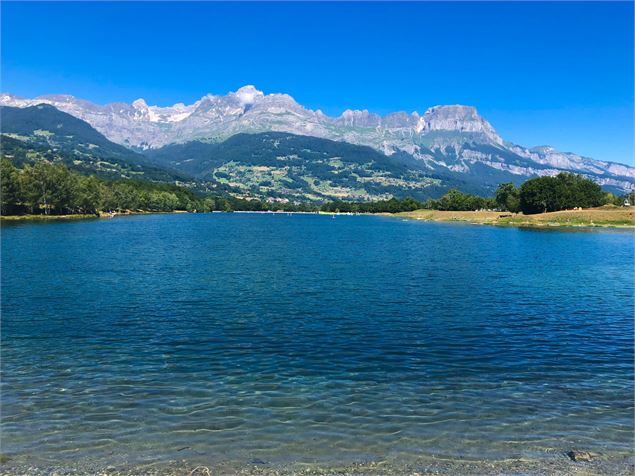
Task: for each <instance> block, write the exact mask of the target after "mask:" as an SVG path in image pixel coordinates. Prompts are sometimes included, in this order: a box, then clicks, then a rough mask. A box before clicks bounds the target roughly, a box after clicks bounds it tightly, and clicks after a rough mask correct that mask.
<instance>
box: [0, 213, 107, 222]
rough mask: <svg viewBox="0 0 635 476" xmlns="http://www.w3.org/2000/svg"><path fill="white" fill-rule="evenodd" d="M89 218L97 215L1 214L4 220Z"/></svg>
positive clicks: (1, 218) (0, 217)
mask: <svg viewBox="0 0 635 476" xmlns="http://www.w3.org/2000/svg"><path fill="white" fill-rule="evenodd" d="M87 218H97V215H82V214H78V215H0V220H2V221H55V220H85V219H87Z"/></svg>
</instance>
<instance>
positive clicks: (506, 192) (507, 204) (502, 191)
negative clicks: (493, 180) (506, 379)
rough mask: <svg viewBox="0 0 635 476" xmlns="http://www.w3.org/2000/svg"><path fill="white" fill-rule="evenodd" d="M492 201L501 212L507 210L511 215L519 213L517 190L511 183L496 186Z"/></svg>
mask: <svg viewBox="0 0 635 476" xmlns="http://www.w3.org/2000/svg"><path fill="white" fill-rule="evenodd" d="M494 200H495V201H496V205H497V206H498V208H500V209H501V210H507V211H509V212H512V213H518V212H519V211H520V198H519V190H518V188H516V185H514V184H513V183H511V182H508V183H502V184H500V185H499V186H498V188H497V189H496V194H495V195H494Z"/></svg>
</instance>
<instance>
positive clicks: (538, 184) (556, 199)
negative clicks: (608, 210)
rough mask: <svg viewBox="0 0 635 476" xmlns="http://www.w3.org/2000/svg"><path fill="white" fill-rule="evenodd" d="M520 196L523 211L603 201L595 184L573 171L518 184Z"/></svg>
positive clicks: (559, 208)
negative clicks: (519, 185)
mask: <svg viewBox="0 0 635 476" xmlns="http://www.w3.org/2000/svg"><path fill="white" fill-rule="evenodd" d="M519 197H520V209H521V211H522V212H523V213H525V214H532V213H544V212H555V211H558V210H565V209H569V208H575V207H582V208H590V207H597V206H600V205H602V204H603V203H604V200H605V195H604V193H603V192H602V188H601V187H600V186H599V185H598V184H596V183H595V182H593V181H592V180H589V179H588V178H585V177H583V176H581V175H576V174H572V173H560V174H558V175H557V176H555V177H539V178H535V179H530V180H527V181H526V182H525V183H523V184H522V185H521V187H520V194H519Z"/></svg>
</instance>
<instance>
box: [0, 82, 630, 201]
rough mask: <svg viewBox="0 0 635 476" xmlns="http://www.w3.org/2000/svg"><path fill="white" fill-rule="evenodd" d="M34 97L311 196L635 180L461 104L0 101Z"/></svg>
mask: <svg viewBox="0 0 635 476" xmlns="http://www.w3.org/2000/svg"><path fill="white" fill-rule="evenodd" d="M42 104H47V105H50V106H53V107H54V108H56V109H58V110H60V111H63V112H65V113H67V114H69V115H71V116H74V117H75V118H78V119H80V120H82V121H85V122H86V123H88V124H89V125H90V126H91V127H92V128H94V129H95V130H96V131H98V132H99V133H101V134H103V136H105V138H106V139H108V140H109V141H110V142H112V143H114V144H117V145H119V146H124V147H125V148H126V150H128V151H130V152H133V153H135V157H136V158H137V160H141V159H139V157H143V158H144V160H147V161H148V162H143V161H141V162H137V163H143V164H144V165H147V166H149V167H155V166H156V167H162V168H164V169H166V170H171V171H172V172H174V173H181V174H185V175H187V176H188V177H193V178H195V179H196V180H199V181H209V182H210V183H212V182H218V183H220V184H225V185H226V186H229V187H233V188H234V189H235V190H237V191H238V192H237V193H241V194H245V195H247V196H260V197H281V196H282V195H284V194H289V193H290V192H294V191H295V192H297V193H291V196H292V197H297V198H306V199H310V200H318V199H323V198H345V199H375V198H385V197H388V196H400V195H401V196H405V195H413V196H419V197H423V196H435V195H438V194H440V193H442V192H443V190H447V189H448V188H449V187H452V186H456V187H459V188H462V189H464V190H465V191H471V192H474V193H481V194H491V193H492V192H493V190H494V189H495V188H496V186H497V185H498V184H499V183H501V182H505V181H511V182H515V183H521V182H522V181H524V180H526V179H527V178H529V177H535V176H541V175H555V174H557V173H559V172H562V171H569V172H576V173H581V174H583V175H586V176H588V177H590V178H592V179H593V180H595V181H596V182H598V183H599V184H601V185H602V186H603V187H604V188H605V189H606V190H609V191H614V192H618V193H621V192H624V191H626V190H630V189H633V188H635V168H634V167H630V166H627V165H623V164H618V163H614V162H605V161H600V160H594V159H591V158H588V157H583V156H580V155H577V154H574V153H569V152H559V151H557V150H555V149H554V148H552V147H549V146H541V147H532V148H528V147H524V146H521V145H517V144H513V143H511V142H508V141H505V140H504V139H503V138H502V137H501V136H500V135H499V134H498V133H497V132H496V130H495V129H494V128H493V127H492V125H491V124H490V123H489V122H488V121H487V120H485V119H484V118H483V117H481V116H480V115H479V114H478V112H477V111H476V109H475V108H473V107H470V106H464V105H445V106H434V107H430V108H429V109H427V110H426V111H425V112H424V113H423V114H419V113H417V112H412V113H407V112H395V113H391V114H387V115H385V116H380V115H377V114H374V113H371V112H369V111H367V110H363V111H360V110H346V111H344V113H342V114H341V115H340V116H338V117H331V116H327V115H325V114H324V113H322V112H321V111H320V110H317V111H314V110H311V109H308V108H305V107H303V106H301V105H300V104H298V103H297V102H296V101H295V100H294V99H293V98H292V97H291V96H289V95H287V94H264V93H263V92H261V91H259V90H258V89H256V88H255V87H253V86H245V87H242V88H240V89H238V90H237V91H235V92H230V93H228V94H226V95H218V96H217V95H206V96H204V97H202V98H201V99H200V100H198V101H196V102H195V103H194V104H191V105H185V104H182V103H179V104H175V105H173V106H169V107H159V106H148V105H147V104H146V102H145V101H144V100H143V99H138V100H136V101H134V102H133V103H132V104H127V103H111V104H106V105H97V104H94V103H91V102H89V101H85V100H82V99H77V98H75V97H73V96H67V95H50V96H40V97H37V98H34V99H25V98H20V97H17V96H14V95H11V94H1V95H0V106H9V107H12V108H22V109H24V108H29V109H31V108H32V107H33V106H38V105H42ZM3 122H4V121H3ZM5 126H6V123H3V125H2V128H3V130H2V132H3V133H5V132H6V127H5ZM342 159H343V160H342ZM344 177H348V178H347V179H346V180H344ZM316 180H317V184H316ZM287 186H289V187H290V188H289V187H287Z"/></svg>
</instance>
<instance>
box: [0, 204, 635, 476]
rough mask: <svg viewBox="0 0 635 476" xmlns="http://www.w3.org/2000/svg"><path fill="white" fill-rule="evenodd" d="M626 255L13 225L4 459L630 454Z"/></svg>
mask: <svg viewBox="0 0 635 476" xmlns="http://www.w3.org/2000/svg"><path fill="white" fill-rule="evenodd" d="M634 241H635V240H634V235H633V234H632V233H624V232H607V231H602V232H593V231H585V232H570V231H561V230H559V231H540V230H523V229H515V228H494V227H483V226H481V227H479V226H467V225H466V226H464V225H452V224H425V223H417V222H412V221H401V220H396V219H390V218H378V217H348V216H339V217H337V218H336V219H332V218H330V217H325V216H302V215H300V216H298V215H295V216H287V215H246V214H207V215H154V216H135V217H123V218H115V219H112V220H95V221H85V222H69V223H54V224H4V225H3V226H2V452H3V453H4V454H6V455H8V456H9V457H10V458H11V461H12V462H28V463H30V464H41V465H46V464H64V462H77V461H90V462H91V463H95V464H103V465H108V464H122V463H127V464H144V463H148V462H157V461H165V462H168V461H170V460H174V459H177V458H181V459H186V460H188V461H191V462H193V463H194V462H204V463H206V464H210V465H213V464H216V463H217V464H220V463H221V462H230V463H232V464H236V465H240V464H252V463H254V461H255V462H257V463H267V464H284V463H287V462H289V463H298V462H299V463H306V464H318V465H319V464H323V465H328V464H331V463H333V462H337V463H347V462H354V461H379V462H384V463H386V464H391V462H392V463H396V462H408V461H415V460H417V459H418V458H421V457H422V456H425V457H429V458H433V459H440V460H443V459H457V458H463V459H467V460H483V459H486V460H497V459H508V458H521V459H522V458H524V459H541V458H549V457H555V456H554V455H558V457H560V454H561V452H562V451H566V450H569V449H571V448H582V449H585V450H590V451H596V452H599V453H601V454H602V455H603V457H604V458H613V457H615V458H622V457H624V456H628V455H631V446H632V442H633V437H634V435H633V411H634V410H633V391H634V385H633V313H634V307H633V297H634V288H633V264H634V251H633V249H634Z"/></svg>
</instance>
